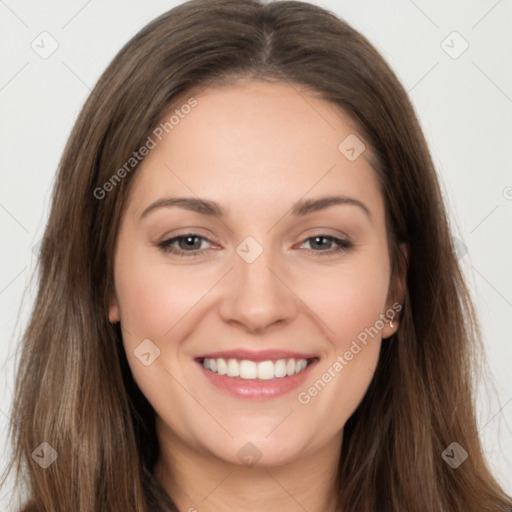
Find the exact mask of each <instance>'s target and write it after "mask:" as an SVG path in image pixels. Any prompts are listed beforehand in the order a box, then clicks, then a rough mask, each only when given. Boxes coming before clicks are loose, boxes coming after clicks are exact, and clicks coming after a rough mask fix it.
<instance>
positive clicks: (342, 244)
mask: <svg viewBox="0 0 512 512" xmlns="http://www.w3.org/2000/svg"><path fill="white" fill-rule="evenodd" d="M185 238H199V239H202V240H208V239H207V238H206V237H204V236H200V235H197V234H195V233H187V234H184V235H179V236H176V237H174V238H169V239H168V240H164V241H162V242H160V243H158V244H157V246H158V247H159V248H160V250H161V251H162V252H164V253H172V254H175V255H177V256H183V257H188V258H190V257H196V256H200V255H201V254H203V253H204V252H205V249H196V250H194V251H183V250H181V249H176V248H175V247H172V245H171V244H173V243H174V242H177V241H179V240H181V239H185ZM314 238H324V239H326V240H330V241H332V242H334V243H336V244H337V245H338V247H336V248H335V249H329V250H327V251H315V250H313V249H309V250H310V251H311V252H312V253H313V254H314V255H315V256H328V255H332V254H337V253H339V252H342V251H347V250H349V249H351V248H352V247H353V243H352V242H349V241H348V240H342V239H340V238H336V237H335V236H332V235H325V234H319V235H313V236H310V237H308V238H306V239H305V240H304V241H303V242H301V245H302V244H303V243H304V242H307V241H308V240H312V239H314Z"/></svg>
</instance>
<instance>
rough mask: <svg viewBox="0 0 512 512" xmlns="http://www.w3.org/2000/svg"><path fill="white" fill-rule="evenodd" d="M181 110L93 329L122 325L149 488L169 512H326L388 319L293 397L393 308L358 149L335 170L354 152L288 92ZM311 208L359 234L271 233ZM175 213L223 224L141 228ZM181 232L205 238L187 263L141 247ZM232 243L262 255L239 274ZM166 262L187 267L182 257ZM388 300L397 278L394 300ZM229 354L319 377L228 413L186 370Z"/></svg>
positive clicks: (206, 101) (344, 127) (380, 217)
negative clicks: (189, 203) (147, 447)
mask: <svg viewBox="0 0 512 512" xmlns="http://www.w3.org/2000/svg"><path fill="white" fill-rule="evenodd" d="M194 97H195V98H196V99H197V101H198V105H197V106H196V107H195V108H194V109H193V110H192V111H191V112H190V114H188V115H187V116H186V117H185V118H184V119H182V120H180V123H179V124H178V125H177V126H175V127H174V129H173V130H172V131H171V132H170V133H169V134H168V135H166V136H165V138H164V139H163V140H162V141H161V142H159V143H158V144H157V146H156V147H155V148H154V149H152V150H151V151H150V153H149V154H148V156H146V157H145V159H144V160H143V162H142V163H141V164H140V166H139V168H138V169H137V176H136V177H134V179H135V182H134V183H133V187H132V189H131V193H130V196H129V198H128V203H127V205H126V209H125V212H124V215H123V218H122V221H121V225H120V230H119V233H118V240H117V247H116V254H115V264H114V273H115V276H114V277H115V294H114V295H113V296H112V300H111V304H110V309H109V318H110V320H111V321H112V322H115V321H121V325H122V331H123V340H124V347H125V350H126V354H127V357H128V361H129V364H130V367H131V370H132V372H133V375H134V378H135V380H136V382H137V383H138V385H139V387H140V389H141V390H142V392H143V393H144V394H145V396H146V397H147V399H148V400H149V402H150V403H151V404H152V406H153V407H154V409H155V411H156V421H157V435H158V440H159V443H160V448H161V453H160V458H159V461H158V463H157V466H156V469H155V475H156V476H157V478H158V480H159V481H160V482H161V484H162V485H163V486H164V488H165V489H166V490H167V492H168V493H169V494H170V495H171V496H172V497H173V499H174V500H175V501H176V503H177V505H178V507H179V508H180V510H182V511H191V512H192V511H193V510H200V511H201V512H203V511H216V512H219V511H220V512H222V511H227V510H229V511H232V510H237V511H249V510H259V511H267V510H268V511H271V510H272V511H275V510H280V511H281V512H288V511H299V510H300V511H303V510H304V509H306V510H308V511H311V512H314V511H329V510H335V500H334V496H333V492H332V489H333V487H334V478H335V472H336V468H337V464H338V460H339V454H340V450H341V439H342V432H343V426H344V424H345V422H346V421H347V419H348V418H349V417H350V416H351V414H352V413H353V412H354V410H355V409H356V407H357V406H358V404H359V403H360V401H361V400H362V398H363V396H364V394H365V392H366V390H367V388H368V386H369V384H370V381H371V379H372V377H373V374H374V371H375V368H376V365H377V361H378V356H379V350H380V345H381V343H382V342H385V338H387V337H389V336H391V335H392V334H393V333H394V332H395V331H396V330H397V329H398V327H399V322H398V320H397V318H395V320H394V322H393V327H391V326H390V324H389V323H385V324H384V326H383V328H382V330H381V332H380V333H379V334H378V335H376V336H374V337H373V338H370V340H369V342H368V344H367V345H366V346H363V348H362V350H361V351H360V352H359V353H357V355H355V356H354V357H353V359H352V360H351V361H348V362H347V364H346V366H344V368H343V370H342V371H339V372H338V373H336V372H335V377H333V378H332V379H331V381H330V382H329V383H328V384H327V385H326V386H325V387H324V388H323V389H322V390H321V392H319V393H318V394H317V395H316V396H314V397H312V398H311V400H310V401H309V403H307V404H302V403H300V402H299V401H298V398H297V395H298V392H300V391H304V390H306V391H307V390H308V388H309V387H310V386H311V385H312V384H313V383H314V382H315V381H317V380H318V379H319V378H321V376H322V374H323V373H324V372H325V371H327V370H328V368H329V367H331V368H332V366H333V363H334V362H335V361H336V360H337V357H338V356H339V355H343V354H344V353H345V352H346V351H347V350H349V348H350V346H351V343H352V341H353V340H355V339H356V337H357V336H358V334H360V333H361V332H362V331H364V329H365V328H369V327H370V326H374V325H375V324H376V321H377V320H378V319H379V318H381V317H380V315H381V314H383V313H385V311H386V310H387V309H389V308H390V307H391V306H392V304H393V303H396V302H397V297H389V296H388V295H389V291H390V286H391V284H392V283H391V276H390V268H391V267H390V261H389V257H388V243H387V237H386V228H385V216H384V212H385V210H384V200H383V197H382V194H381V192H380V190H379V186H378V182H377V177H376V174H375V171H374V170H373V169H372V167H371V165H370V161H371V153H370V148H369V147H368V146H367V147H366V150H365V151H364V152H363V153H362V155H361V156H360V157H358V158H357V159H356V160H354V161H349V160H348V159H347V158H346V157H345V155H344V154H342V153H341V152H340V151H339V150H338V146H339V144H340V142H341V141H343V140H344V139H345V137H347V136H348V135H349V134H357V129H356V128H355V126H354V125H353V124H352V123H351V122H350V119H349V118H348V117H347V116H344V115H342V113H341V112H340V111H339V109H337V108H335V106H334V105H332V104H331V103H329V102H326V101H324V100H320V99H317V98H314V97H312V96H311V95H307V94H306V93H305V92H300V89H299V88H298V87H289V86H288V85H284V84H278V83H272V84H270V83H266V82H259V81H239V82H237V83H236V84H233V85H230V86H225V87H220V88H207V89H204V90H203V91H201V92H200V93H199V94H197V95H195V96H194ZM306 100H307V101H306ZM167 117H168V116H167ZM358 137H359V138H360V139H361V140H363V138H362V136H361V135H358ZM323 195H343V196H347V197H351V198H355V199H357V200H359V201H361V202H362V203H364V205H366V207H367V208H368V210H369V212H370V214H371V218H370V217H369V216H368V215H367V214H366V213H365V212H364V211H363V209H362V208H360V207H357V206H354V205H347V204H345V205H334V206H331V207H329V208H327V209H323V210H320V211H317V212H314V213H311V214H309V215H307V216H305V217H293V216H292V215H290V214H288V215H287V213H289V211H290V209H291V207H292V204H293V203H294V202H295V201H297V200H298V199H301V198H303V197H305V198H308V199H309V198H317V197H320V196H323ZM177 196H189V197H199V198H203V199H210V200H214V201H216V202H218V203H219V204H220V205H221V206H222V207H223V208H225V209H226V210H227V211H228V215H227V217H226V218H225V219H222V220H221V219H219V218H218V217H216V216H206V215H202V214H199V213H196V212H192V211H189V210H186V209H183V208H179V207H161V208H156V209H154V210H153V211H152V212H151V213H148V214H147V215H146V216H145V217H143V219H140V217H141V214H142V212H143V211H144V210H145V209H146V208H147V207H148V205H150V204H151V203H153V202H154V201H156V200H158V199H161V198H166V197H177ZM189 230H190V232H193V233H195V234H197V235H198V236H201V237H205V239H199V240H198V241H196V246H195V247H200V248H201V249H204V252H203V253H202V254H200V255H197V256H184V257H182V256H178V255H174V254H171V253H165V252H163V251H162V250H161V249H160V248H159V247H158V246H157V244H158V243H159V242H161V241H163V240H166V239H169V238H172V237H175V236H178V235H185V234H187V233H188V232H189ZM320 235H323V236H325V235H331V236H335V237H338V238H340V239H348V240H350V241H351V242H352V243H353V244H354V245H353V247H352V248H351V249H347V250H344V251H341V252H338V253H332V254H325V253H326V252H328V251H329V250H330V249H332V248H336V247H337V245H336V243H334V242H329V241H328V240H324V241H322V240H320V242H319V244H318V243H317V244H316V245H315V239H314V238H313V239H311V238H310V237H315V236H320ZM248 236H251V237H253V238H254V239H255V240H256V241H257V242H258V243H259V245H260V246H261V247H262V249H263V252H262V253H261V254H260V255H259V256H258V257H257V258H256V260H255V261H254V262H252V263H247V262H246V261H245V260H244V259H242V258H241V257H240V256H239V255H238V254H237V252H236V248H237V246H238V245H239V244H240V243H241V242H242V241H243V240H244V239H245V238H246V237H248ZM173 246H174V247H175V248H178V249H179V248H181V249H182V250H184V251H186V250H187V247H186V243H184V242H182V243H179V242H175V243H174V244H173ZM403 249H404V251H405V250H406V248H403ZM196 253H197V250H196ZM320 253H323V254H320ZM189 254H191V251H190V249H189ZM403 282H404V278H403V276H400V277H397V283H398V288H399V289H400V290H402V291H403ZM400 298H401V297H398V299H400ZM398 302H400V300H398ZM144 339H150V340H151V341H152V343H154V345H155V346H157V347H158V349H159V350H160V355H159V357H157V358H156V359H155V360H154V362H152V364H150V365H149V366H145V365H144V364H142V363H141V361H140V360H139V359H138V358H137V357H135V355H134V350H135V349H136V348H137V346H138V345H139V344H140V343H141V341H142V340H144ZM382 340H384V341H382ZM235 348H250V349H265V348H272V349H276V348H279V349H290V350H296V351H300V352H306V353H315V354H316V355H317V356H318V357H319V362H318V363H317V365H316V366H315V367H314V368H312V373H311V374H310V376H309V378H308V379H307V381H306V383H305V384H304V385H301V386H300V388H298V389H296V390H293V391H291V392H289V393H286V394H285V395H282V396H279V397H276V398H273V399H270V400H268V399H267V400H259V401H251V400H244V399H240V398H236V397H232V396H229V395H227V394H226V393H224V392H222V391H220V390H219V389H217V388H216V387H214V386H212V385H211V384H210V383H209V381H208V380H207V379H206V378H205V377H204V375H203V374H202V370H201V368H200V367H199V365H198V364H197V362H195V360H194V358H195V357H197V356H198V355H200V354H202V353H203V354H204V353H208V352H212V351H214V350H215V351H217V350H228V349H235ZM249 442H250V443H252V444H253V445H254V446H256V447H257V449H258V450H259V452H260V453H261V459H260V460H259V461H258V462H257V464H256V465H254V466H252V467H247V466H245V465H244V464H243V462H242V461H241V460H240V459H239V457H238V456H237V453H238V452H239V450H240V449H242V448H243V447H244V446H246V444H247V443H249ZM245 450H248V448H247V447H246V448H245ZM171 475H172V476H171Z"/></svg>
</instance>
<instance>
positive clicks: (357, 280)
mask: <svg viewBox="0 0 512 512" xmlns="http://www.w3.org/2000/svg"><path fill="white" fill-rule="evenodd" d="M369 259H370V258H368V259H366V260H369ZM388 286H389V268H388V264H387V261H379V260H378V259H373V258H372V261H365V258H361V259H360V260H359V261H358V262H357V263H355V264H353V265H350V264H347V265H340V266H338V267H331V268H326V269H321V270H320V271H319V272H316V273H315V278H314V280H312V279H308V281H307V282H303V283H302V285H301V286H300V287H298V290H299V291H298V293H297V294H298V295H299V296H301V297H303V298H304V302H305V303H306V304H307V305H308V306H310V307H311V309H312V310H313V311H314V313H315V314H316V316H317V317H318V318H319V320H320V321H321V322H320V323H322V324H323V325H324V328H325V329H324V331H325V334H326V336H327V337H328V338H329V339H330V340H331V342H332V343H333V344H334V345H336V350H337V353H339V352H340V351H341V350H345V347H346V346H347V344H348V345H350V341H351V340H353V339H354V338H357V336H358V335H360V334H361V333H363V335H362V337H364V333H365V332H366V329H370V328H372V327H375V325H376V323H377V322H378V323H377V328H378V329H379V331H380V330H381V329H382V327H383V324H382V321H379V319H380V315H381V314H382V313H384V312H385V309H386V299H387V294H388Z"/></svg>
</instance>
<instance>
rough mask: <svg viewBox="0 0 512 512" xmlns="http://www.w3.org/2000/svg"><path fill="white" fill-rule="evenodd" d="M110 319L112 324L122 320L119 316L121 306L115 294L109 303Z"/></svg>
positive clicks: (111, 296) (112, 294)
mask: <svg viewBox="0 0 512 512" xmlns="http://www.w3.org/2000/svg"><path fill="white" fill-rule="evenodd" d="M108 319H109V321H110V323H113V324H115V323H116V322H119V321H120V320H121V315H120V314H119V305H118V302H117V297H116V295H115V293H111V294H110V298H109V301H108Z"/></svg>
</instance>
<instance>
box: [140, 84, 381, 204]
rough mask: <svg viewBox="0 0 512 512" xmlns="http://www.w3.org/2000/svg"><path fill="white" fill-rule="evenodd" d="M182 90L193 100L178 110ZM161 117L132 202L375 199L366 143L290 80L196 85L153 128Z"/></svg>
mask: <svg viewBox="0 0 512 512" xmlns="http://www.w3.org/2000/svg"><path fill="white" fill-rule="evenodd" d="M191 98H193V100H194V101H195V102H196V103H195V106H194V107H193V108H184V107H183V106H184V105H187V104H188V103H190V99H191ZM171 116H174V117H173V123H172V125H171V124H170V123H169V120H170V118H171ZM166 122H167V123H168V124H167V130H165V129H163V130H162V129H161V130H160V137H159V138H158V137H155V136H154V135H153V139H154V140H155V143H156V144H155V147H154V148H153V149H151V151H150V152H149V154H148V155H147V156H146V157H145V158H144V160H143V161H142V162H141V164H140V165H139V167H138V169H137V173H136V174H137V176H136V183H135V184H134V187H133V189H134V190H133V192H134V195H135V196H136V197H134V198H133V199H134V202H135V203H141V204H138V205H136V206H137V208H138V209H140V208H142V207H143V204H142V202H144V201H146V200H148V199H150V198H151V199H155V198H157V196H158V195H162V194H163V193H167V194H173V193H180V194H185V193H186V195H189V196H190V195H197V196H201V197H211V198H215V199H219V200H220V201H224V202H228V203H229V202H240V201H243V202H244V204H245V205H246V206H247V207H249V205H251V204H252V203H253V201H254V202H258V203H259V205H260V207H261V205H262V202H265V201H268V202H269V203H272V202H274V203H275V202H276V201H278V202H284V203H285V202H295V201H296V200H297V199H299V198H300V197H302V196H304V195H308V194H313V195H315V194H316V195H318V194H326V193H331V192H333V190H334V189H336V191H338V192H340V193H346V194H348V193H350V194H355V195H363V196H366V198H367V200H369V201H370V202H374V203H375V201H377V202H378V201H379V197H378V195H379V190H378V189H379V187H378V182H377V177H376V174H375V171H374V170H373V169H372V166H371V162H372V160H373V156H372V154H371V148H370V147H369V146H368V144H366V142H365V141H364V138H363V136H362V134H361V133H360V132H359V131H358V127H357V125H356V124H355V123H354V122H353V121H352V119H351V118H350V117H349V116H348V115H346V114H345V113H344V112H343V111H342V110H341V109H340V108H339V107H338V106H336V105H334V104H333V103H331V102H328V101H325V100H322V99H319V98H318V97H314V95H312V93H309V92H307V91H305V90H304V89H303V88H301V87H300V86H298V85H290V84H284V83H268V82H262V81H251V80H242V81H238V82H236V83H234V84H231V85H225V86H222V87H209V88H203V89H202V90H198V91H195V92H190V93H188V94H183V95H181V97H180V99H179V101H175V103H174V105H173V108H172V109H171V110H170V111H169V112H167V113H166V114H165V115H164V116H163V117H162V121H161V125H160V126H165V123H166ZM153 133H154V132H153ZM160 139H161V140H160ZM363 148H364V150H363ZM347 149H348V150H351V149H354V150H355V152H356V153H355V156H356V158H355V159H354V158H353V156H354V151H352V153H350V152H349V153H347V152H346V151H347ZM361 151H362V152H361ZM359 152H361V154H360V155H359V156H357V154H358V153H359Z"/></svg>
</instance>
